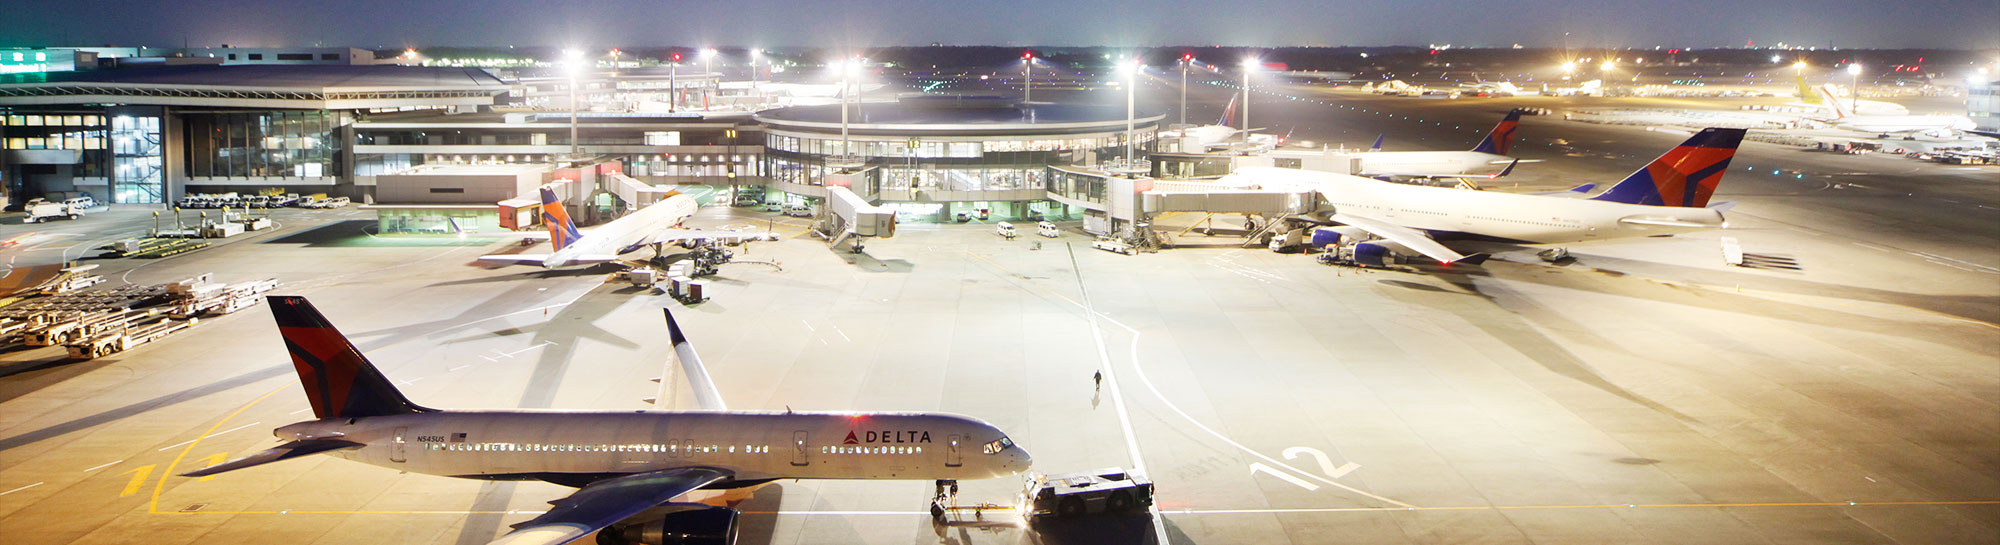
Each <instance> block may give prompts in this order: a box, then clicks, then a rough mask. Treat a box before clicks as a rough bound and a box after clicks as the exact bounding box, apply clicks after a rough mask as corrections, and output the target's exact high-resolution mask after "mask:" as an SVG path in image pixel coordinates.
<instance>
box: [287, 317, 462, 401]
mask: <svg viewBox="0 0 2000 545" xmlns="http://www.w3.org/2000/svg"><path fill="white" fill-rule="evenodd" d="M266 301H267V302H268V303H269V304H270V305H271V317H273V318H276V319H277V320H278V334H279V335H281V336H283V337H284V338H285V350H286V351H288V352H291V354H292V366H293V367H296V368H297V369H298V372H299V382H300V383H301V384H304V385H305V388H306V400H307V401H309V402H311V403H312V410H313V416H315V417H319V418H322V419H324V418H361V417H367V416H388V415H393V414H408V413H417V412H428V411H431V410H432V409H427V408H424V407H420V406H417V404H415V403H411V402H410V400H409V399H406V398H404V397H403V394H402V392H398V391H396V387H395V385H393V384H390V383H389V379H388V377H384V376H382V372H381V371H378V370H376V369H375V365H374V364H371V363H368V358H366V357H364V356H362V355H361V351H360V350H357V349H355V348H354V343H350V342H347V337H346V336H343V335H341V334H340V331H339V330H336V329H334V328H333V324H330V323H327V321H326V317H325V316H321V315H320V314H319V310H317V309H314V308H313V306H312V303H310V302H307V301H306V298H304V297H297V296H289V295H273V296H270V297H267V298H266Z"/></svg>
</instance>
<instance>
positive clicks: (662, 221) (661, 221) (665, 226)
mask: <svg viewBox="0 0 2000 545" xmlns="http://www.w3.org/2000/svg"><path fill="white" fill-rule="evenodd" d="M541 189H542V224H543V225H545V226H547V227H548V230H549V246H550V247H551V248H553V249H554V253H548V254H511V255H485V256H480V257H479V260H480V261H489V262H503V263H532V264H537V265H541V266H542V267H543V268H547V269H557V268H563V267H576V266H589V265H596V264H599V263H610V262H613V261H618V256H620V255H623V254H628V253H632V252H633V251H636V250H638V249H640V248H644V247H647V246H651V247H652V248H653V252H654V254H655V255H657V254H658V253H659V251H660V247H661V246H663V245H666V244H673V243H706V242H731V243H734V242H743V241H750V240H772V239H771V238H770V235H768V234H764V233H737V232H730V231H697V230H693V229H681V228H680V225H681V222H684V221H687V219H688V218H689V217H692V216H694V212H695V209H696V208H698V207H699V206H700V205H699V204H698V203H696V202H695V200H694V197H692V196H688V195H683V194H681V193H680V192H668V193H667V198H665V199H661V200H660V202H657V203H653V204H651V205H648V206H645V207H643V208H640V209H638V210H637V211H634V212H632V213H630V214H626V215H624V216H623V217H620V218H618V219H615V220H611V222H610V223H606V224H604V225H601V226H598V227H597V228H595V229H591V230H589V231H579V230H577V228H576V223H575V222H572V221H570V219H569V210H568V209H566V208H564V207H563V204H562V201H561V200H560V199H557V198H556V192H555V191H554V190H552V189H550V188H548V187H547V186H544V187H542V188H541Z"/></svg>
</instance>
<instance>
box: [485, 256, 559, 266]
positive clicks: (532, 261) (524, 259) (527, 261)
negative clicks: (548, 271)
mask: <svg viewBox="0 0 2000 545" xmlns="http://www.w3.org/2000/svg"><path fill="white" fill-rule="evenodd" d="M548 258H549V254H501V255H482V256H479V260H480V261H485V262H489V263H519V264H523V265H540V264H542V262H543V261H545V260H547V259H548Z"/></svg>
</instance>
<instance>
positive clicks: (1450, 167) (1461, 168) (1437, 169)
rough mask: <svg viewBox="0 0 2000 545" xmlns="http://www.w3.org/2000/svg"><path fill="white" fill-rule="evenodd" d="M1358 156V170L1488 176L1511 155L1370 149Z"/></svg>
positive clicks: (1396, 173)
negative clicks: (1359, 160)
mask: <svg viewBox="0 0 2000 545" xmlns="http://www.w3.org/2000/svg"><path fill="white" fill-rule="evenodd" d="M1360 157H1361V172H1364V173H1367V174H1371V175H1378V176H1379V175H1386V176H1437V175H1441V174H1467V175H1480V176H1490V175H1493V174H1495V173H1498V172H1500V171H1501V169H1504V168H1506V166H1507V162H1508V161H1512V160H1513V158H1511V157H1508V156H1505V155H1494V154H1491V153H1483V152H1477V151H1371V152H1368V153H1363V154H1361V155H1360Z"/></svg>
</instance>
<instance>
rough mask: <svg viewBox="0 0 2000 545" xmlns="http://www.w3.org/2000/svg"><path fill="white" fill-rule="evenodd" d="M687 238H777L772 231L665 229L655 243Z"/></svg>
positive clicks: (736, 240) (708, 239) (723, 239)
mask: <svg viewBox="0 0 2000 545" xmlns="http://www.w3.org/2000/svg"><path fill="white" fill-rule="evenodd" d="M685 240H698V241H716V242H732V243H733V242H745V241H756V240H777V237H776V236H773V235H771V234H770V233H749V232H743V231H697V230H694V229H665V230H661V231H660V232H659V233H656V234H654V235H653V244H667V243H674V242H681V241H685Z"/></svg>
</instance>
